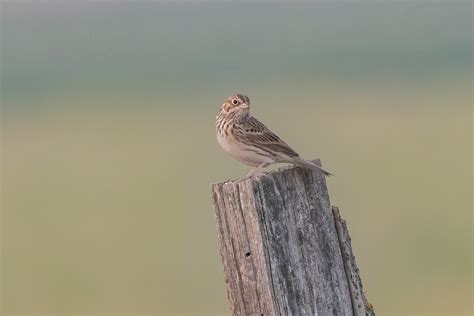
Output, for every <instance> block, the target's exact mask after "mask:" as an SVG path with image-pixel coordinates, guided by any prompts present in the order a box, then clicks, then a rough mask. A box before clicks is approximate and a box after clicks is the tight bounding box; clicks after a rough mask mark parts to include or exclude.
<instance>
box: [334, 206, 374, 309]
mask: <svg viewBox="0 0 474 316" xmlns="http://www.w3.org/2000/svg"><path fill="white" fill-rule="evenodd" d="M332 213H333V216H334V222H335V224H336V231H337V235H338V238H339V246H340V249H341V254H342V260H343V262H344V269H345V271H346V277H347V282H348V284H349V288H350V292H351V300H352V309H353V314H354V315H355V316H372V315H373V316H375V311H374V308H373V306H372V304H370V303H369V301H367V298H366V297H365V294H364V289H363V286H362V279H361V277H360V271H359V268H358V267H357V263H356V260H355V257H354V254H353V252H352V246H351V237H350V236H349V230H348V229H347V224H346V221H345V220H344V219H343V218H342V217H341V214H340V212H339V208H338V207H336V206H332Z"/></svg>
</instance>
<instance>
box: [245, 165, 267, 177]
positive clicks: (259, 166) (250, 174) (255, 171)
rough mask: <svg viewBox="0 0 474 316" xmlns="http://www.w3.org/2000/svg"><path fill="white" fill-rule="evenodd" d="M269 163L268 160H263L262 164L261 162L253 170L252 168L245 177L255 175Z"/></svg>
mask: <svg viewBox="0 0 474 316" xmlns="http://www.w3.org/2000/svg"><path fill="white" fill-rule="evenodd" d="M268 165H269V163H267V162H262V163H261V164H259V165H258V166H256V167H255V168H253V169H252V170H250V172H249V173H247V176H245V177H246V178H251V177H254V176H255V174H256V173H257V172H259V171H260V169H262V168H265V167H266V166H268Z"/></svg>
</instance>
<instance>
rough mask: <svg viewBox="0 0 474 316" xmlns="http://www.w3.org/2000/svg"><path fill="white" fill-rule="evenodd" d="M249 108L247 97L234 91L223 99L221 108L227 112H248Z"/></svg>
mask: <svg viewBox="0 0 474 316" xmlns="http://www.w3.org/2000/svg"><path fill="white" fill-rule="evenodd" d="M249 109H250V99H249V97H248V96H246V95H243V94H240V93H235V94H233V95H231V96H230V97H228V98H227V99H226V100H225V102H224V104H222V109H221V110H222V111H224V112H225V113H227V114H228V113H231V112H235V111H238V112H248V111H249Z"/></svg>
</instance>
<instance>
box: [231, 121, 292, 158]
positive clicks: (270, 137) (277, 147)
mask: <svg viewBox="0 0 474 316" xmlns="http://www.w3.org/2000/svg"><path fill="white" fill-rule="evenodd" d="M238 130H239V132H238V133H237V135H236V136H238V138H239V140H240V141H242V142H244V143H249V144H252V145H255V146H256V147H260V148H261V149H263V150H265V151H269V152H275V153H282V154H285V155H287V156H289V157H298V156H299V155H298V154H297V153H296V152H295V151H294V150H293V149H292V148H291V147H290V146H289V145H288V144H287V143H285V142H284V141H283V140H281V138H280V137H278V136H277V135H276V134H275V133H273V132H272V131H271V130H269V129H268V128H267V127H266V126H265V125H264V124H263V123H261V122H260V121H258V120H257V119H256V118H254V117H252V116H251V117H249V118H248V119H246V120H244V121H243V122H240V124H239V129H238Z"/></svg>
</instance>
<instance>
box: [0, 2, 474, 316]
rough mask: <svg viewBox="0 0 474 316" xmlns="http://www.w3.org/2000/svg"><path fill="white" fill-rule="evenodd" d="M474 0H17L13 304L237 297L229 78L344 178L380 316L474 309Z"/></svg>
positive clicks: (10, 73)
mask: <svg viewBox="0 0 474 316" xmlns="http://www.w3.org/2000/svg"><path fill="white" fill-rule="evenodd" d="M471 9H472V8H471V2H469V1H464V2H457V1H413V2H382V1H371V2H360V1H347V2H336V3H330V2H320V3H315V4H301V3H300V4H286V3H278V4H269V3H259V4H251V3H210V2H204V3H176V2H175V3H172V2H168V3H158V2H153V1H139V2H132V1H117V2H113V1H100V2H99V1H95V2H94V1H63V2H60V1H56V2H45V1H38V2H33V1H30V2H26V1H2V4H1V35H2V39H1V58H2V59H1V67H2V68H1V75H2V78H1V79H2V89H1V92H2V98H1V102H2V103H1V104H2V113H1V118H2V120H1V123H2V147H1V158H2V201H1V202H2V204H1V207H2V210H1V211H2V213H1V215H2V217H1V224H2V226H1V248H2V257H1V303H2V306H1V314H2V315H226V314H228V313H229V312H228V307H227V299H226V291H225V284H224V279H223V270H222V266H221V262H220V256H219V252H218V244H217V236H216V230H215V226H214V215H213V208H212V205H211V199H210V188H209V183H210V182H215V181H221V180H225V179H228V178H237V177H240V176H242V175H243V174H245V173H246V172H247V170H248V169H247V168H246V167H245V166H242V165H240V164H239V163H238V162H236V161H234V160H232V159H231V158H229V157H227V156H226V155H225V154H224V153H223V152H222V151H221V150H220V149H219V148H218V145H217V143H216V141H215V135H214V119H215V115H216V114H217V111H218V109H219V107H220V105H221V104H222V102H223V100H224V99H225V98H226V97H227V96H228V95H230V94H232V93H233V92H242V93H245V94H247V95H249V96H250V98H251V101H252V111H253V113H254V114H255V116H256V117H258V118H260V119H261V120H262V121H263V122H265V123H266V124H267V125H268V126H270V127H271V128H272V129H273V130H274V131H276V132H277V133H278V134H280V135H281V136H282V137H283V138H285V139H286V140H287V141H288V143H290V144H292V146H293V147H294V148H295V149H296V150H297V151H299V152H300V154H301V155H302V156H304V157H306V158H308V159H310V158H316V157H319V158H321V159H322V161H323V164H324V166H325V167H326V168H327V169H328V170H330V171H332V172H334V173H335V174H336V176H335V177H333V178H331V179H329V180H328V185H329V189H330V194H331V199H332V203H333V204H335V205H338V206H340V207H341V210H342V214H343V216H344V217H345V218H346V219H347V221H348V224H349V228H350V231H351V235H352V241H353V247H354V250H355V253H356V256H357V261H358V263H359V267H360V269H361V272H362V276H363V281H364V286H365V289H366V292H367V295H368V298H369V300H370V301H371V302H372V303H373V305H374V307H375V310H376V312H378V314H379V315H470V314H471V312H472V309H471V308H472V307H471V306H472V305H471V302H472V299H473V296H472V287H471V284H472V274H471V269H472V214H471V211H472V209H471V207H472V199H471V195H472V150H471V146H472V129H471V127H472V112H471V111H472V108H471V89H472V81H471V75H472V73H471V71H472V68H471V57H472V55H471V53H472V46H471V45H472V42H471V40H472V31H471V30H472V29H471V27H472V25H471V13H472V11H471Z"/></svg>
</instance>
